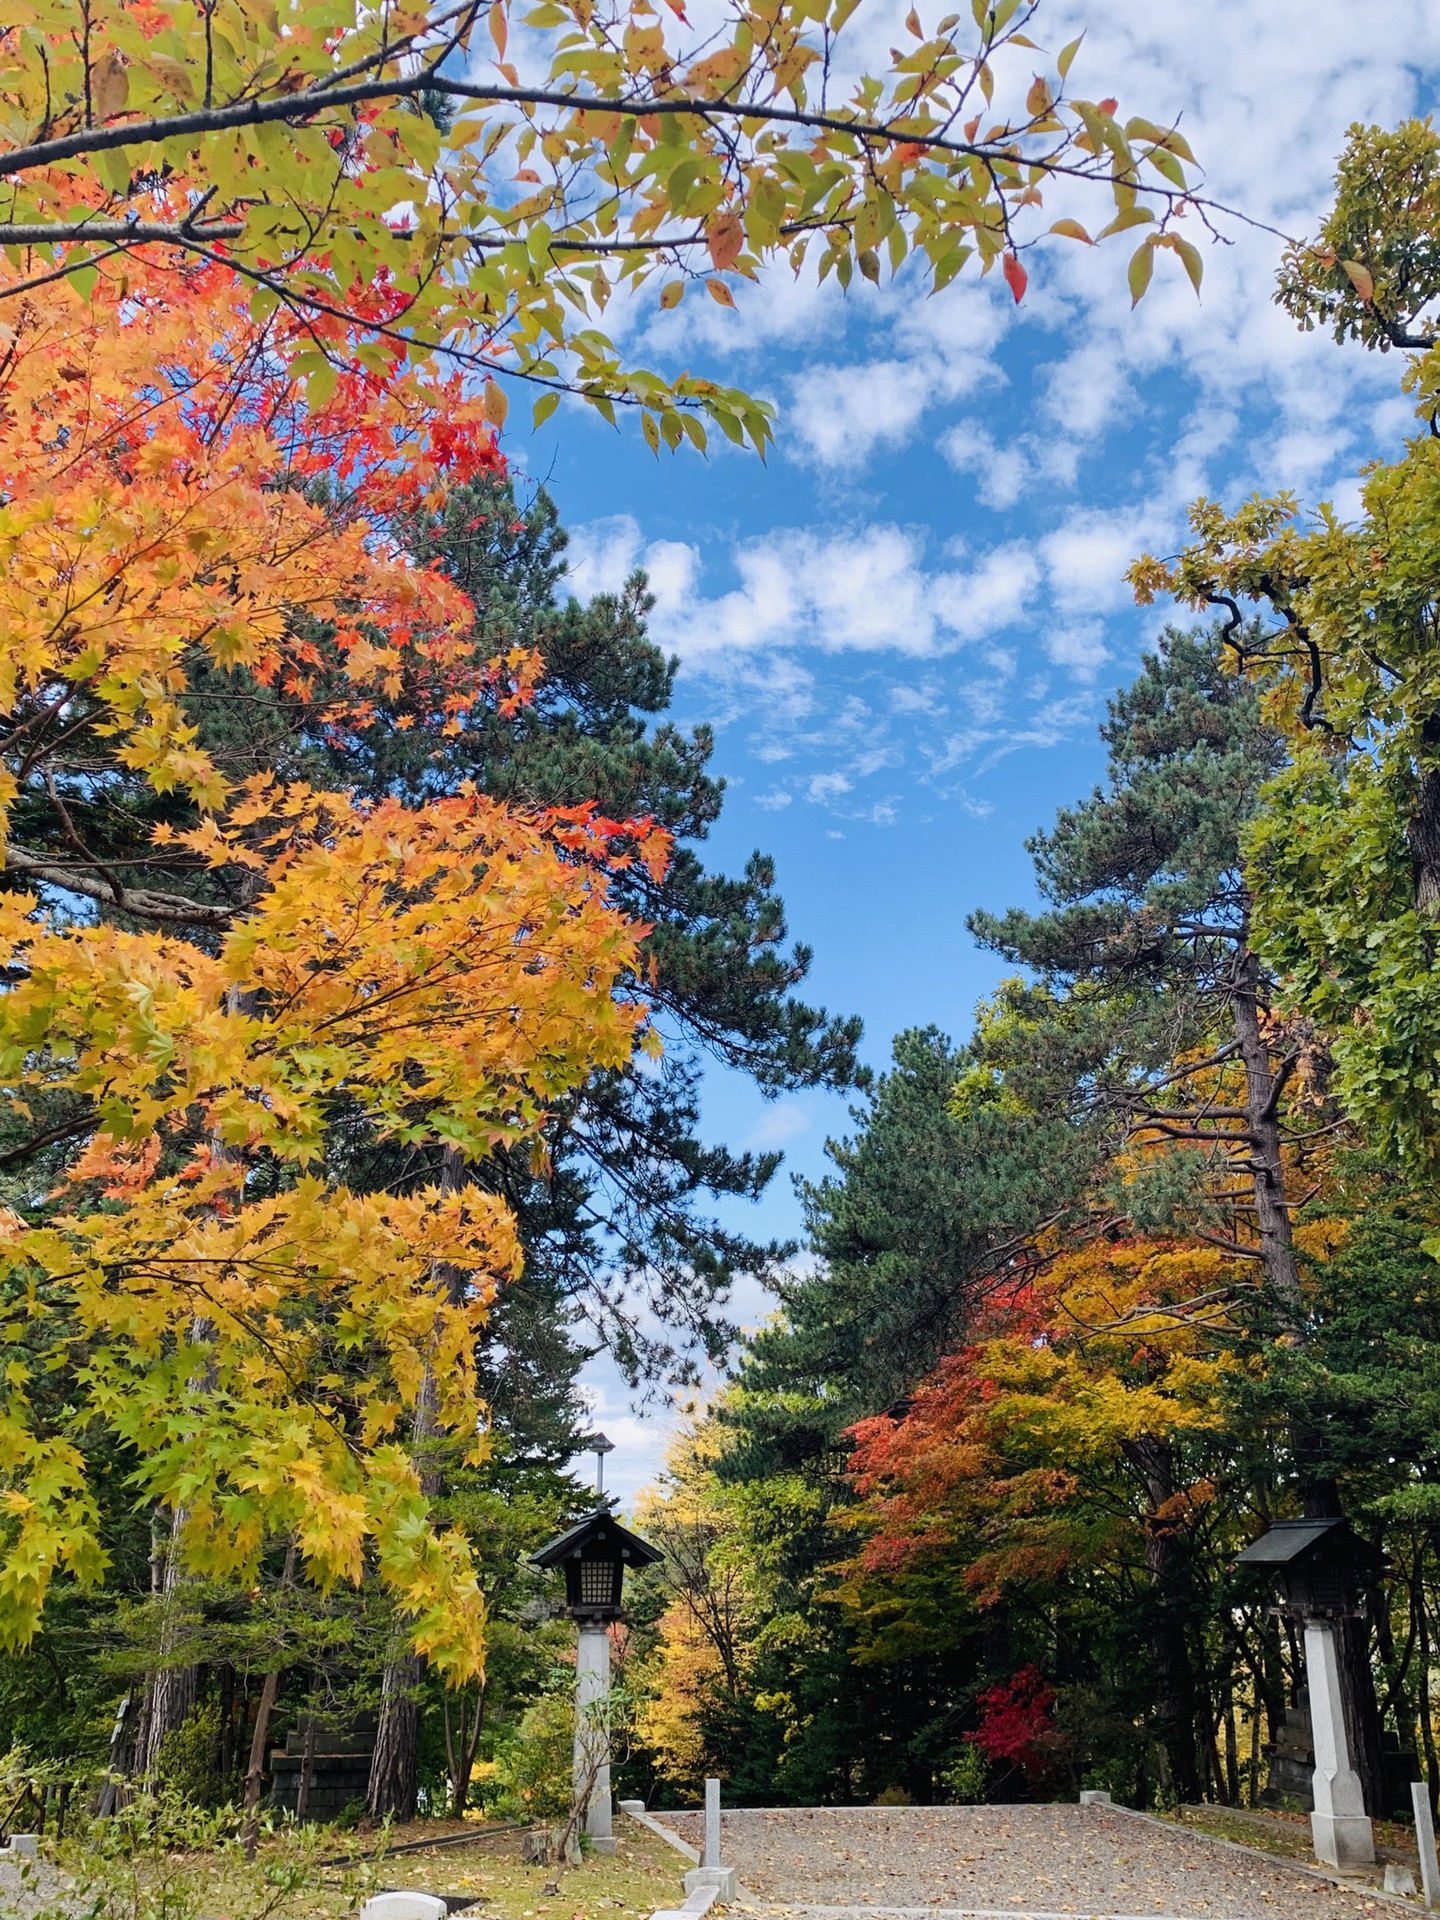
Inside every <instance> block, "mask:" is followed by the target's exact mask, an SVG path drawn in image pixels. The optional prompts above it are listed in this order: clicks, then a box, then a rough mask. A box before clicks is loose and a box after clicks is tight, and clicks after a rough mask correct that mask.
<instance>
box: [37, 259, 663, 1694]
mask: <svg viewBox="0 0 1440 1920" xmlns="http://www.w3.org/2000/svg"><path fill="white" fill-rule="evenodd" d="M12 311H14V312H15V313H16V314H17V318H18V320H19V324H18V325H17V326H16V327H15V328H14V329H13V330H12V333H11V336H10V339H9V341H8V343H7V347H6V372H7V394H8V404H7V407H6V409H5V411H4V413H3V416H0V495H3V498H4V505H3V506H0V560H3V565H0V663H3V681H4V686H3V719H0V747H3V755H4V760H3V766H4V774H3V793H0V829H3V833H4V837H5V843H6V880H7V887H6V889H5V890H4V891H3V892H0V942H3V948H4V953H3V961H0V964H3V966H4V969H5V975H4V977H5V991H4V992H3V993H0V1082H3V1085H4V1087H5V1089H6V1096H7V1103H8V1106H7V1127H8V1128H9V1129H10V1131H7V1134H6V1140H5V1150H4V1162H5V1164H6V1165H8V1166H13V1167H19V1168H22V1169H25V1170H26V1172H25V1177H26V1179H27V1180H29V1181H30V1182H31V1183H32V1185H31V1188H30V1190H29V1191H28V1192H25V1193H23V1194H22V1195H21V1196H19V1201H20V1204H18V1205H17V1207H16V1208H15V1210H13V1211H10V1212H8V1213H7V1214H6V1215H5V1216H4V1217H3V1219H0V1337H3V1342H4V1346H5V1350H6V1369H5V1381H4V1399H3V1402H0V1635H3V1637H4V1638H5V1639H6V1640H7V1641H8V1642H10V1643H11V1644H15V1643H18V1642H23V1641H24V1640H25V1639H26V1638H27V1637H28V1636H29V1635H30V1634H32V1633H33V1631H34V1629H35V1627H36V1625H37V1622H38V1621H39V1619H40V1615H41V1611H42V1608H43V1606H44V1603H45V1599H46V1595H47V1591H48V1590H49V1588H50V1587H51V1584H52V1582H53V1581H54V1579H55V1577H56V1575H57V1573H59V1572H61V1571H62V1570H63V1571H65V1572H67V1573H68V1574H69V1575H72V1576H76V1577H79V1578H81V1579H84V1580H93V1579H96V1578H98V1577H100V1576H101V1575H103V1573H104V1569H105V1551H104V1548H103V1545H102V1541H101V1536H100V1531H99V1528H100V1511H99V1505H98V1502H97V1499H96V1495H95V1489H94V1485H93V1476H94V1474H95V1473H96V1472H97V1471H100V1470H101V1469H100V1466H99V1456H100V1455H101V1454H102V1453H104V1452H105V1451H106V1450H107V1449H108V1450H109V1453H110V1455H111V1456H113V1455H114V1453H115V1449H116V1445H117V1443H118V1446H119V1449H120V1457H121V1458H122V1459H123V1460H125V1461H127V1462H128V1470H129V1473H130V1477H131V1484H132V1486H133V1487H134V1488H135V1491H136V1496H137V1498H142V1499H145V1500H147V1501H151V1502H154V1503H157V1504H158V1506H159V1507H160V1509H161V1510H162V1511H165V1512H168V1514H169V1516H170V1521H171V1531H172V1551H171V1563H172V1565H173V1566H175V1567H176V1568H185V1569H190V1570H195V1571H209V1572H212V1573H214V1574H216V1575H220V1576H225V1577H230V1578H236V1579H242V1578H245V1577H247V1575H249V1573H250V1572H251V1570H252V1569H253V1568H254V1566H255V1565H256V1564H257V1561H258V1556H259V1554H260V1552H261V1549H262V1547H263V1545H264V1543H265V1540H266V1538H267V1536H270V1537H273V1536H274V1535H276V1534H281V1535H288V1536H289V1537H291V1538H292V1539H293V1540H294V1541H295V1543H296V1544H297V1546H298V1548H299V1550H300V1552H301V1554H302V1555H303V1564H304V1566H305V1569H306V1571H307V1572H308V1574H309V1576H310V1577H311V1578H312V1579H314V1580H316V1581H318V1582H320V1583H322V1584H323V1583H326V1582H329V1581H334V1580H337V1579H355V1578H358V1577H359V1575H360V1573H361V1571H362V1568H364V1567H365V1566H367V1565H369V1566H373V1567H374V1568H375V1569H376V1570H377V1571H378V1573H379V1574H380V1576H381V1578H382V1579H383V1580H384V1581H385V1582H386V1583H387V1585H388V1586H389V1588H390V1590H391V1591H392V1593H393V1595H394V1597H395V1600H396V1603H397V1605H398V1607H399V1608H400V1610H401V1612H402V1613H404V1614H406V1615H407V1616H408V1617H409V1618H410V1620H411V1623H412V1630H413V1635H414V1639H415V1644H416V1645H417V1647H418V1648H419V1649H420V1650H422V1651H424V1652H427V1653H429V1654H430V1655H431V1656H432V1657H433V1658H434V1659H436V1660H437V1662H439V1663H440V1664H441V1665H442V1666H443V1667H445V1668H446V1669H447V1670H448V1671H450V1672H451V1673H452V1674H454V1675H457V1676H463V1675H464V1674H466V1673H468V1672H473V1671H475V1670H476V1668H477V1666H478V1664H479V1662H480V1659H481V1656H482V1645H483V1618H482V1615H483V1609H482V1608H481V1607H480V1605H479V1604H478V1598H477V1593H476V1588H475V1581H474V1576H473V1571H472V1568H471V1563H470V1558H469V1552H468V1548H467V1545H466V1542H465V1541H464V1540H463V1538H462V1537H460V1536H459V1535H457V1534H453V1533H449V1534H447V1533H442V1532H439V1531H437V1530H436V1528H435V1527H434V1525H433V1524H432V1522H431V1519H430V1516H429V1511H428V1500H427V1494H428V1488H427V1486H426V1484H425V1476H424V1473H423V1470H422V1467H421V1465H420V1464H417V1460H416V1444H417V1440H418V1439H419V1438H421V1437H423V1435H424V1434H425V1433H427V1432H433V1431H435V1430H437V1429H440V1430H444V1431H447V1432H449V1433H451V1434H452V1435H455V1436H457V1437H458V1440H457V1443H458V1444H460V1445H461V1446H462V1447H467V1446H468V1447H471V1448H473V1447H474V1446H475V1445H477V1444H479V1440H480V1423H481V1416H482V1409H481V1408H480V1406H479V1404H478V1401H477V1399H476V1394H475V1386H474V1373H473V1347H474V1337H475V1330H476V1324H477V1320H478V1318H479V1317H480V1316H482V1315H483V1313H484V1311H485V1308H486V1304H487V1302H488V1300H489V1299H490V1298H491V1296H492V1295H493V1292H494V1289H495V1288H496V1287H497V1286H498V1285H501V1284H503V1282H504V1281H505V1279H506V1278H507V1277H508V1276H510V1275H511V1274H512V1273H513V1272H514V1271H515V1269H516V1265H517V1260H518V1251H517V1243H516V1238H515V1231H514V1224H513V1221H512V1219H511V1217H510V1215H509V1213H508V1211H507V1210H506V1208H505V1206H504V1205H503V1203H502V1202H501V1201H499V1200H498V1199H496V1198H495V1197H493V1196H491V1195H488V1194H485V1193H482V1192H480V1191H478V1190H477V1189H475V1188H473V1187H470V1186H467V1185H466V1184H465V1182H464V1180H463V1178H460V1177H457V1178H455V1179H454V1180H451V1181H448V1182H446V1181H442V1182H441V1183H440V1184H439V1185H438V1186H435V1185H431V1186H424V1187H417V1188H415V1189H413V1190H408V1191H405V1192H403V1193H398V1194H396V1193H385V1192H375V1193H364V1194H361V1193H357V1192H352V1191H350V1190H349V1189H348V1188H347V1187H346V1186H345V1184H344V1183H343V1181H342V1180H341V1179H339V1178H338V1177H337V1175H336V1173H335V1171H334V1167H333V1165H332V1160H331V1154H330V1142H331V1139H332V1137H333V1135H334V1132H335V1129H336V1128H337V1127H339V1126H344V1127H348V1128H349V1129H350V1130H351V1131H352V1133H353V1132H354V1131H355V1130H356V1129H364V1130H366V1131H367V1132H368V1134H369V1135H370V1136H372V1137H374V1138H377V1139H381V1140H390V1141H395V1142H399V1143H402V1144H407V1143H412V1144H429V1145H430V1146H432V1147H435V1146H438V1147H440V1148H442V1149H444V1150H445V1152H446V1153H447V1155H448V1156H449V1157H450V1159H451V1160H452V1161H453V1163H454V1164H455V1166H456V1167H457V1168H461V1169H463V1166H464V1163H465V1162H466V1161H469V1160H476V1159H481V1158H483V1157H484V1156H485V1155H486V1154H488V1153H490V1152H491V1151H493V1150H494V1148H495V1147H496V1146H497V1144H499V1143H502V1142H503V1143H515V1142H524V1141H525V1140H526V1139H536V1140H538V1137H539V1129H540V1125H541V1122H542V1120H543V1117H544V1115H545V1113H546V1111H547V1109H548V1107H549V1106H550V1105H551V1104H552V1103H553V1102H554V1101H555V1100H556V1099H557V1098H558V1097H560V1096H561V1095H563V1094H564V1093H565V1092H567V1091H568V1090H570V1089H572V1088H574V1087H575V1086H577V1085H579V1084H580V1083H582V1082H583V1081H584V1079H585V1078H586V1077H587V1076H588V1075H590V1074H591V1073H593V1072H595V1071H597V1070H600V1069H607V1068H616V1067H620V1066H622V1065H623V1064H624V1063H625V1062H626V1061H628V1060H629V1058H630V1056H631V1053H632V1051H633V1048H634V1046H635V1044H636V1042H637V1039H642V1038H645V1037H646V1036H645V1013H644V1008H643V1005H642V1004H641V1002H640V1001H639V1000H638V999H637V998H636V997H635V995H634V993H633V992H632V991H631V987H632V984H633V982H634V980H635V977H636V974H637V971H638V946H639V942H640V940H641V938H642V937H643V934H644V931H645V929H644V928H643V927H640V926H638V925H636V924H634V923H633V922H630V921H628V920H627V919H625V918H624V917H623V916H622V915H621V914H620V913H618V912H617V911H616V910H615V909H614V908H613V907H612V906H611V905H610V904H609V903H608V900H607V895H606V881H607V875H608V873H609V872H610V871H611V870H613V868H614V867H615V865H616V863H618V862H627V861H631V860H635V859H644V860H646V861H648V862H651V863H655V864H657V865H658V864H660V863H663V861H664V859H665V853H666V849H665V844H664V839H663V836H661V835H658V834H654V833H652V832H651V830H650V829H649V828H648V826H647V825H646V824H645V823H643V822H639V823H626V824H625V825H623V826H622V825H621V824H618V823H613V822H609V821H605V820H602V819H599V818H597V817H595V816H594V815H593V812H592V811H591V810H587V809H584V808H581V809H578V810H573V811H569V812H549V813H532V814H525V813H521V812H517V811H516V810H514V809H511V808H507V807H505V806H502V805H500V804H499V803H497V802H495V801H493V800H490V799H488V798H487V797H485V796H484V795H481V794H478V793H473V792H462V793H459V794H454V795H451V796H449V797H447V798H444V799H437V800H436V801H434V802H432V803H431V804H430V805H428V806H426V807H424V808H423V809H418V810H417V809H407V808H405V807H404V806H402V805H401V804H399V803H398V802H395V801H387V800H383V799H382V800H379V801H376V802H373V803H370V804H361V803H360V802H358V801H356V800H354V799H353V798H351V797H348V796H346V795H344V794H336V793H318V792H316V791H313V790H312V789H311V788H310V787H309V786H307V785H306V784H305V782H304V780H303V779H300V778H292V779H278V778H276V777H274V776H273V775H267V774H265V773H258V772H257V773H253V774H250V775H248V777H244V778H242V779H240V780H239V781H236V780H235V779H234V778H233V776H231V777H227V774H226V772H225V771H224V768H223V767H222V764H221V761H222V760H223V757H224V755H223V752H222V751H221V749H223V746H224V732H223V714H224V711H225V702H226V701H233V700H236V699H238V700H242V701H250V702H252V703H253V702H257V701H263V700H273V701H277V702H278V701H284V700H285V699H287V698H295V699H303V700H304V701H305V702H306V703H307V707H308V709H309V710H310V711H311V712H312V713H313V715H314V716H315V724H318V725H322V726H324V727H326V728H328V729H331V730H332V731H333V732H334V733H335V734H336V735H337V736H339V737H342V738H343V734H344V729H345V728H346V726H347V725H353V724H356V723H358V722H360V721H363V719H364V717H365V715H366V712H367V710H368V709H367V702H368V701H369V700H370V699H371V698H372V697H373V695H374V693H375V692H376V691H377V690H378V689H381V688H384V689H387V690H390V691H392V692H393V691H394V690H395V689H396V688H397V687H400V686H407V687H409V688H410V689H411V690H412V691H413V692H414V693H415V696H416V706H417V710H418V711H419V712H420V714H421V715H422V724H426V725H430V726H433V727H434V728H436V729H437V730H439V731H441V732H443V731H445V730H447V729H454V728H456V727H460V726H463V725H464V724H465V723H466V718H467V715H469V714H470V713H471V712H473V711H474V710H475V709H476V708H477V707H478V706H482V705H485V704H487V703H493V702H496V701H499V702H502V703H504V702H511V703H513V702H516V701H520V700H523V699H524V698H525V697H526V689H527V685H528V682H529V679H530V677H531V666H530V663H529V662H528V661H527V660H526V659H525V658H524V657H523V656H519V655H514V656H511V657H509V658H507V659H506V660H503V661H495V662H483V661H478V660H477V659H476V658H475V654H474V647H473V641H472V639H471V637H470V628H471V625H472V624H473V610H472V609H471V608H470V606H469V603H468V602H467V601H466V600H465V598H464V596H463V595H462V594H460V593H458V592H457V591H456V589H455V588H454V586H453V585H452V584H451V583H450V582H449V581H447V580H446V579H445V578H444V577H443V576H441V575H440V574H438V573H433V572H431V571H428V570H426V569H424V568H421V567H419V566H417V565H416V564H414V563H413V562H412V561H411V559H410V558H409V557H408V555H407V554H406V552H405V551H404V549H403V546H402V545H401V544H400V543H399V539H398V535H397V529H398V527H399V525H400V519H401V517H403V512H404V509H405V508H406V506H407V504H413V502H414V501H415V500H417V499H419V498H422V497H423V496H424V493H425V490H426V488H427V487H428V486H429V485H430V484H431V483H432V482H433V481H435V480H436V479H437V478H444V477H446V476H447V475H448V476H458V477H463V476H464V474H465V473H467V472H475V471H478V470H482V469H484V468H485V467H486V466H490V467H493V466H494V465H495V464H496V463H497V460H498V455H497V453H496V450H495V447H494V442H493V435H492V434H491V432H490V430H489V429H488V427H487V426H486V424H485V422H484V420H483V407H482V403H481V402H480V401H479V400H476V401H474V402H470V401H467V400H466V399H465V397H464V395H463V394H461V393H460V392H459V391H458V390H455V389H453V388H451V387H449V386H447V385H446V383H445V382H444V381H443V380H441V379H439V378H438V376H432V375H430V374H417V373H415V372H413V371H410V370H407V368H406V365H405V361H404V357H403V356H398V355H391V365H390V367H389V369H388V372H386V374H385V377H383V378H382V377H380V376H379V375H377V374H375V373H372V372H369V371H366V370H364V369H358V367H357V370H356V371H355V372H354V373H353V374H352V375H348V376H347V377H346V379H345V380H343V381H341V382H339V383H337V386H336V389H335V391H334V393H333V395H332V397H331V400H330V402H329V403H328V405H327V407H326V408H324V409H314V408H310V407H307V406H306V405H305V404H304V403H303V398H302V383H301V381H300V379H299V378H298V377H297V375H296V374H295V371H294V368H293V364H292V359H291V356H290V355H289V351H288V350H289V349H290V347H291V346H292V345H293V341H292V340H291V338H290V337H289V336H288V334H287V332H286V329H287V327H288V325H289V323H288V321H287V320H286V319H285V318H284V317H283V316H272V317H271V318H270V319H268V320H266V321H263V322H256V321H255V320H254V318H253V316H252V314H251V313H250V311H249V307H248V302H247V300H246V298H245V296H244V293H243V291H242V290H241V289H239V288H238V286H237V283H236V282H235V280H234V277H233V275H231V274H230V272H229V270H228V269H225V268H218V267H215V266H212V265H210V264H208V263H204V262H201V263H198V264H197V265H195V266H192V267H191V268H190V269H189V270H188V271H187V272H184V273H176V272H173V271H169V270H161V269H158V268H157V269H151V268H148V267H146V266H145V265H144V263H141V262H136V263H132V270H131V272H130V273H129V276H128V284H127V287H126V290H125V292H124V294H123V296H122V295H121V294H120V293H119V291H118V290H117V289H115V288H113V287H112V286H111V284H110V283H109V282H107V281H102V282H100V283H98V285H97V288H96V290H95V293H94V297H92V298H90V299H88V300H87V299H86V297H85V296H84V294H83V293H82V291H81V290H80V289H79V288H78V287H76V286H75V285H74V284H73V282H66V281H60V282H56V283H54V284H52V285H50V286H49V287H47V288H45V289H43V290H42V291H41V292H38V293H35V292H32V293H30V294H28V295H26V296H25V299H24V301H23V302H22V303H21V304H20V305H19V306H17V307H16V308H13V309H12ZM352 344H353V342H351V343H347V342H343V341H341V340H340V339H339V338H338V336H337V338H336V340H335V346H336V350H337V351H339V350H340V349H341V347H342V346H343V347H345V349H346V351H349V346H350V345H352ZM327 690H328V691H327ZM217 713H218V714H219V715H220V719H219V720H217V719H216V717H215V716H216V714H217ZM137 848H139V849H140V851H139V852H137V851H136V849H137ZM137 867H138V868H139V869H140V875H139V878H138V879H137V875H136V871H135V870H136V868H137ZM167 876H168V878H167ZM647 1043H648V1042H647ZM47 1153H48V1155H49V1157H48V1159H47V1157H46V1155H47ZM37 1155H38V1159H37ZM42 1178H43V1179H49V1180H50V1182H51V1185H50V1187H49V1188H48V1189H46V1188H44V1187H43V1186H42V1188H41V1190H40V1191H38V1192H36V1191H35V1190H34V1186H33V1183H34V1181H36V1180H37V1179H42ZM12 1194H13V1189H12Z"/></svg>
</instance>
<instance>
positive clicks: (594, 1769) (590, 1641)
mask: <svg viewBox="0 0 1440 1920" xmlns="http://www.w3.org/2000/svg"><path fill="white" fill-rule="evenodd" d="M594 1451H595V1452H596V1454H597V1455H598V1457H599V1461H600V1467H599V1472H598V1473H597V1475H596V1486H595V1495H596V1501H597V1505H596V1507H595V1511H594V1512H593V1513H591V1514H588V1515H587V1516H586V1518H585V1519H583V1520H581V1521H580V1522H579V1523H578V1524H577V1525H576V1526H573V1527H570V1528H569V1529H568V1530H567V1531H566V1532H564V1533H562V1534H560V1535H559V1537H558V1538H557V1539H554V1540H552V1541H551V1542H550V1543H549V1545H548V1546H544V1547H542V1548H541V1549H540V1551H539V1552H538V1553H536V1554H532V1555H531V1564H532V1565H534V1566H537V1567H559V1568H562V1569H563V1571H564V1574H565V1608H566V1612H567V1613H568V1614H569V1615H570V1618H571V1619H572V1620H573V1621H574V1622H575V1623H576V1626H577V1627H578V1629H579V1634H578V1640H577V1644H576V1649H575V1762H574V1769H575V1770H574V1782H575V1794H576V1798H577V1799H582V1798H583V1799H584V1800H585V1802H586V1808H585V1820H584V1829H583V1830H584V1832H585V1833H586V1834H587V1835H588V1836H589V1838H590V1839H591V1841H592V1842H593V1843H594V1846H595V1849H596V1851H597V1852H599V1853H613V1852H614V1851H615V1840H614V1836H613V1833H612V1830H611V1812H610V1751H609V1747H610V1735H609V1730H608V1728H607V1727H606V1725H605V1723H604V1709H603V1705H602V1703H603V1702H604V1700H605V1699H606V1697H607V1696H608V1694H609V1692H610V1628H611V1625H612V1624H613V1623H614V1622H615V1621H617V1620H623V1619H624V1617H625V1615H624V1607H623V1604H622V1602H623V1597H624V1581H625V1569H626V1568H627V1567H648V1566H652V1565H654V1563H655V1562H656V1561H658V1560H661V1559H663V1557H664V1556H663V1555H662V1554H660V1553H658V1552H657V1551H656V1549H655V1548H654V1547H652V1546H651V1545H650V1543H649V1541H647V1540H642V1539H641V1538H640V1536H639V1535H638V1534H635V1533H631V1531H630V1530H629V1528H628V1527H622V1526H621V1524H620V1522H619V1521H618V1520H617V1519H616V1518H615V1516H614V1514H613V1513H612V1512H611V1510H610V1502H609V1500H608V1499H607V1498H606V1496H605V1493H604V1491H603V1481H602V1477H601V1476H603V1473H604V1458H605V1455H606V1454H607V1453H609V1452H610V1451H611V1445H610V1442H609V1441H608V1440H607V1439H606V1438H605V1436H604V1435H603V1434H600V1435H597V1439H596V1444H595V1447H594Z"/></svg>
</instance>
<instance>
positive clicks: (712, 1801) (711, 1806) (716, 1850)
mask: <svg viewBox="0 0 1440 1920" xmlns="http://www.w3.org/2000/svg"><path fill="white" fill-rule="evenodd" d="M700 1864H701V1866H702V1867H718V1866H719V1864H720V1782H719V1781H718V1780H707V1781H706V1782H705V1851H704V1853H703V1854H702V1855H701V1856H700Z"/></svg>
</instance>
